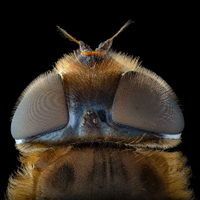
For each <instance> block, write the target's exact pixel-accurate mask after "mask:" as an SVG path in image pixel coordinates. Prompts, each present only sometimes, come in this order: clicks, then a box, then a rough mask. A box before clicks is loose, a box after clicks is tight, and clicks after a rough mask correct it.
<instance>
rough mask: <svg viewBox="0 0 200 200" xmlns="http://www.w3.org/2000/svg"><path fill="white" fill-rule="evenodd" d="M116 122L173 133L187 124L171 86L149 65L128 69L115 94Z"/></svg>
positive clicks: (176, 132)
mask: <svg viewBox="0 0 200 200" xmlns="http://www.w3.org/2000/svg"><path fill="white" fill-rule="evenodd" d="M112 117H113V120H114V122H116V123H119V124H122V125H125V126H130V127H134V128H137V129H140V130H144V131H147V132H148V131H149V132H153V133H157V134H158V135H159V134H160V136H162V137H166V138H167V137H168V138H171V137H173V134H175V138H176V134H180V133H181V132H182V130H183V128H184V119H183V115H182V112H181V110H180V108H179V106H178V104H177V102H176V100H175V95H174V94H173V92H172V90H171V88H170V87H169V86H168V85H167V83H166V82H164V81H163V80H162V79H161V78H160V77H158V76H157V75H156V74H154V73H153V72H150V71H149V70H146V69H140V70H138V71H137V70H136V71H128V72H126V73H125V74H124V75H123V76H122V78H121V80H120V82H119V86H118V89H117V91H116V94H115V99H114V104H113V108H112Z"/></svg>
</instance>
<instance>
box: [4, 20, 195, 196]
mask: <svg viewBox="0 0 200 200" xmlns="http://www.w3.org/2000/svg"><path fill="white" fill-rule="evenodd" d="M135 23H137V22H134V21H132V20H128V19H127V20H126V21H124V23H121V22H120V23H117V25H115V26H113V27H112V26H111V27H109V29H111V30H112V32H113V35H109V33H110V32H111V31H110V32H108V33H107V32H105V33H104V35H107V36H106V37H107V38H108V39H106V40H104V41H103V42H100V44H99V45H97V46H95V47H93V46H92V45H91V44H89V42H86V41H85V42H86V43H85V42H83V41H84V38H83V41H82V38H79V37H80V35H81V34H77V36H76V33H75V32H74V31H73V27H70V25H66V26H65V27H62V26H61V25H60V24H58V25H57V26H55V29H54V31H55V33H50V34H56V35H58V36H56V37H59V38H60V40H62V43H63V46H64V47H65V50H66V49H67V50H66V51H67V52H66V53H64V55H62V56H61V57H57V61H56V60H55V61H54V62H55V64H54V66H53V68H51V65H50V67H49V64H48V67H47V68H45V69H47V70H46V72H45V71H44V72H43V73H42V74H37V75H35V74H36V73H35V70H36V68H35V69H34V67H32V68H31V69H30V68H26V70H25V71H26V73H27V74H28V73H29V74H30V76H29V75H26V76H25V77H24V78H27V82H29V84H26V85H28V86H27V87H25V88H24V90H22V91H21V95H20V97H19V98H18V100H17V99H13V101H15V102H16V104H15V106H14V105H11V106H12V107H14V109H13V112H12V116H11V120H10V126H9V127H10V135H11V136H12V141H13V143H12V146H13V148H16V149H17V155H16V157H17V158H18V161H17V162H18V163H17V165H18V168H17V169H16V170H14V171H13V172H12V173H10V174H9V178H7V188H6V191H4V197H5V199H6V200H26V199H30V200H31V199H38V200H40V199H48V200H64V199H69V200H71V199H75V200H76V199H77V200H79V199H80V200H84V199H87V200H90V199H91V200H101V199H104V200H105V199H108V200H109V199H113V200H114V199H118V200H122V199H123V200H126V199H136V200H147V199H149V200H157V199H158V200H192V199H195V195H194V191H193V187H192V186H191V185H190V184H191V183H190V179H191V177H192V174H193V172H192V169H191V166H190V163H188V158H187V155H188V154H187V155H185V153H182V152H181V150H180V149H179V147H180V145H181V144H182V143H183V144H184V143H185V144H186V143H187V140H186V139H184V137H182V135H183V132H184V128H185V124H186V120H185V114H184V111H183V109H182V105H181V103H180V102H181V99H180V101H179V99H178V97H177V96H178V95H176V91H174V89H173V87H171V84H168V81H169V80H170V78H171V79H173V77H169V79H167V80H166V81H165V80H164V79H163V78H161V76H160V75H159V71H154V70H152V69H150V68H148V66H146V67H147V68H146V67H145V60H144V62H143V60H142V61H141V59H140V58H139V57H137V56H131V55H128V54H126V53H123V52H121V51H120V50H119V51H118V49H117V50H115V49H114V46H113V44H114V43H115V42H116V40H117V41H120V40H122V41H123V34H126V32H128V31H129V29H132V27H134V25H135ZM66 27H68V29H66ZM71 32H72V33H71ZM84 32H89V30H88V29H87V30H84ZM101 32H102V33H103V30H99V35H100V34H101ZM99 35H97V34H95V38H98V37H99V38H100V36H99ZM121 38H122V39H121ZM51 40H54V38H51ZM93 40H94V39H93ZM133 40H134V39H133V38H131V37H130V38H129V39H128V42H129V43H130V46H131V47H134V42H133ZM124 41H125V39H124ZM68 43H69V45H74V46H75V48H76V49H75V50H74V49H71V47H70V46H68V47H67V48H66V44H68ZM116 43H117V42H116ZM89 45H90V46H91V47H90V46H89ZM59 46H61V45H59ZM69 47H70V48H69ZM136 50H138V51H139V52H141V51H140V49H139V48H138V49H136ZM138 54H139V53H138ZM149 54H150V53H149ZM36 55H37V54H35V55H33V54H30V59H32V58H34V56H35V57H36ZM50 57H51V56H49V59H50ZM53 59H55V58H53ZM30 63H31V62H30ZM20 64H21V65H25V64H24V63H20ZM41 68H42V67H41ZM32 73H33V74H32ZM31 75H33V76H31ZM166 76H167V75H166ZM30 77H31V78H30ZM18 84H19V83H18V82H15V83H14V84H13V85H12V88H14V90H15V88H17V87H18ZM23 87H24V86H23ZM20 90H21V89H20ZM176 90H178V88H176ZM14 142H15V144H14ZM17 158H16V159H17Z"/></svg>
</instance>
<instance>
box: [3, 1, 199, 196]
mask: <svg viewBox="0 0 200 200" xmlns="http://www.w3.org/2000/svg"><path fill="white" fill-rule="evenodd" d="M72 4H73V3H72ZM72 4H59V5H58V4H56V5H53V4H51V5H50V4H43V5H39V4H38V5H34V4H31V3H28V4H26V5H25V4H21V5H20V4H19V3H16V4H12V5H7V7H5V12H3V13H4V14H3V15H4V16H2V17H1V19H2V24H1V32H2V33H3V36H2V38H1V39H2V42H1V44H2V45H1V48H2V52H3V53H2V58H1V60H2V62H1V64H2V66H1V90H2V92H1V102H2V104H1V105H2V109H1V113H2V114H3V115H2V119H3V122H2V127H3V131H2V133H1V141H2V142H1V148H2V149H1V158H2V159H1V160H2V162H1V163H2V165H3V173H2V176H1V177H2V178H1V180H2V181H1V182H2V184H3V191H4V192H5V190H6V186H7V179H8V177H9V175H10V174H11V173H12V172H13V171H14V170H16V165H19V162H18V161H17V155H18V152H17V151H16V150H15V147H14V140H13V139H12V137H11V134H10V116H11V112H12V110H13V107H14V105H15V102H16V100H17V99H18V97H19V96H20V94H21V92H22V91H23V90H24V88H25V87H26V86H27V85H28V84H29V83H30V82H31V81H32V80H33V79H34V78H36V77H37V76H38V75H39V74H41V73H43V72H45V71H48V70H51V69H52V66H53V65H54V64H55V62H56V61H57V59H58V58H60V57H62V55H63V54H64V53H66V54H67V53H70V52H72V51H73V50H76V49H77V48H78V45H77V44H76V43H73V42H70V41H69V40H67V39H64V38H63V37H61V36H60V34H59V33H58V31H57V29H56V25H59V26H60V27H62V28H64V29H65V30H66V31H67V32H69V33H70V34H71V35H72V36H74V37H76V38H77V39H78V40H82V41H84V42H85V43H87V44H89V45H90V46H91V47H92V48H96V47H97V46H98V44H99V43H100V42H103V41H105V40H107V39H108V38H110V37H111V36H113V34H115V33H116V31H118V30H119V28H120V27H121V26H122V25H123V24H124V23H125V22H126V21H128V20H129V19H132V20H133V21H135V23H134V24H132V25H130V26H129V27H128V28H127V29H126V30H124V31H123V33H121V34H120V35H119V36H118V37H117V38H115V40H114V42H113V46H112V48H113V49H115V50H117V51H122V52H125V53H127V54H128V55H133V56H137V57H138V56H139V57H140V61H142V65H143V66H144V67H146V68H148V69H150V70H152V71H154V72H155V73H157V74H158V75H160V76H161V77H162V78H163V79H164V80H166V81H167V82H168V84H169V85H170V86H171V87H172V88H173V90H174V91H175V93H176V94H177V96H178V97H179V99H180V102H181V104H182V108H183V110H184V111H183V113H184V117H185V130H184V132H183V135H182V138H183V142H182V144H181V145H180V146H179V149H180V150H181V151H182V152H183V153H184V154H185V155H186V156H187V158H188V164H189V165H191V167H192V171H193V178H192V179H191V186H192V187H193V188H194V189H195V193H196V197H197V198H198V197H199V190H198V188H199V184H198V183H197V182H198V180H199V178H200V175H199V168H200V156H199V147H198V146H199V145H198V140H199V138H198V135H199V128H198V122H197V120H198V119H199V115H198V113H199V108H198V106H199V105H198V104H197V101H198V99H199V96H198V90H197V87H198V86H199V84H198V78H197V76H198V73H199V72H198V67H197V62H196V63H194V62H193V61H194V60H195V59H196V58H197V56H195V54H194V53H195V51H198V46H196V39H195V33H196V31H195V28H196V27H197V25H198V24H199V23H197V24H195V23H194V21H195V19H196V17H197V16H196V12H195V5H191V4H190V5H187V4H183V2H182V4H165V3H160V4H152V3H148V4H146V3H144V4H143V3H137V2H134V1H133V2H132V3H131V4H130V5H129V4H127V3H126V2H120V3H119V5H116V4H113V5H110V6H109V5H106V4H102V2H95V4H94V3H93V4H90V3H88V2H82V3H79V2H74V5H72ZM2 9H3V8H2ZM196 30H197V29H196ZM195 49H196V50H195ZM193 50H195V51H193ZM1 194H3V193H1Z"/></svg>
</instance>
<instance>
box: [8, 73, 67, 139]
mask: <svg viewBox="0 0 200 200" xmlns="http://www.w3.org/2000/svg"><path fill="white" fill-rule="evenodd" d="M22 96H23V97H22V100H21V102H20V103H19V105H18V107H17V109H16V111H15V114H14V116H13V119H12V124H11V133H12V136H13V137H14V139H27V138H31V137H34V136H37V135H39V134H42V133H46V132H52V131H54V130H57V129H60V128H62V127H63V126H65V125H66V124H67V123H68V111H67V105H66V100H65V94H64V89H63V85H62V80H61V77H60V76H59V75H58V74H55V73H53V72H51V73H48V74H46V75H42V76H39V77H38V78H36V79H35V80H34V81H33V82H32V83H31V84H30V85H29V86H28V87H27V89H26V90H25V92H24V95H22Z"/></svg>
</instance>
